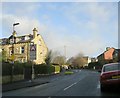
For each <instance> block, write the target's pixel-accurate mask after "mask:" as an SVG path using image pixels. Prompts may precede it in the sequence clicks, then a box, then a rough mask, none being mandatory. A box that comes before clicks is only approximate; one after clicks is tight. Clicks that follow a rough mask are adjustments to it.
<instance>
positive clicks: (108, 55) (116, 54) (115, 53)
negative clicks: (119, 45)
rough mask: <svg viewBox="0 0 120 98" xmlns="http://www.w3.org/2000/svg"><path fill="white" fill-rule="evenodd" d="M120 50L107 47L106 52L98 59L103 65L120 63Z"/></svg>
mask: <svg viewBox="0 0 120 98" xmlns="http://www.w3.org/2000/svg"><path fill="white" fill-rule="evenodd" d="M119 58H120V49H115V48H110V47H107V48H106V51H104V52H103V53H102V54H100V55H99V56H98V57H97V59H98V61H99V62H101V63H102V64H105V63H111V62H119V61H120V59H119Z"/></svg>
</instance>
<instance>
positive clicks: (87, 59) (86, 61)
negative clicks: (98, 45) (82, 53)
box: [83, 56, 91, 67]
mask: <svg viewBox="0 0 120 98" xmlns="http://www.w3.org/2000/svg"><path fill="white" fill-rule="evenodd" d="M83 59H84V61H85V64H84V66H83V67H85V66H88V64H89V63H90V62H91V58H90V57H88V56H86V57H83Z"/></svg>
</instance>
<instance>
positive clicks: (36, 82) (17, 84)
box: [2, 79, 50, 92]
mask: <svg viewBox="0 0 120 98" xmlns="http://www.w3.org/2000/svg"><path fill="white" fill-rule="evenodd" d="M49 82H50V81H49V79H48V80H46V79H34V80H27V81H25V80H24V81H19V82H14V83H9V84H4V85H2V92H6V91H11V90H16V89H21V88H26V87H32V86H37V85H41V84H45V83H49Z"/></svg>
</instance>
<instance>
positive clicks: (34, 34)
mask: <svg viewBox="0 0 120 98" xmlns="http://www.w3.org/2000/svg"><path fill="white" fill-rule="evenodd" d="M37 32H38V30H37V29H36V28H34V29H33V38H36V37H37Z"/></svg>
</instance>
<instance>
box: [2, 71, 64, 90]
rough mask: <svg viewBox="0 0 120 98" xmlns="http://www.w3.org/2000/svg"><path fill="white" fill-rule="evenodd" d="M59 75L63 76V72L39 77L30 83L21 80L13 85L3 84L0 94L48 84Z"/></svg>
mask: <svg viewBox="0 0 120 98" xmlns="http://www.w3.org/2000/svg"><path fill="white" fill-rule="evenodd" d="M61 75H64V71H63V72H61V73H59V74H53V75H46V76H45V75H44V76H39V77H38V78H36V79H33V80H32V81H30V80H23V81H18V82H14V83H9V84H3V85H2V92H6V91H11V90H16V89H21V88H26V87H32V86H37V85H41V84H45V83H50V81H51V78H55V77H58V76H61Z"/></svg>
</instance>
